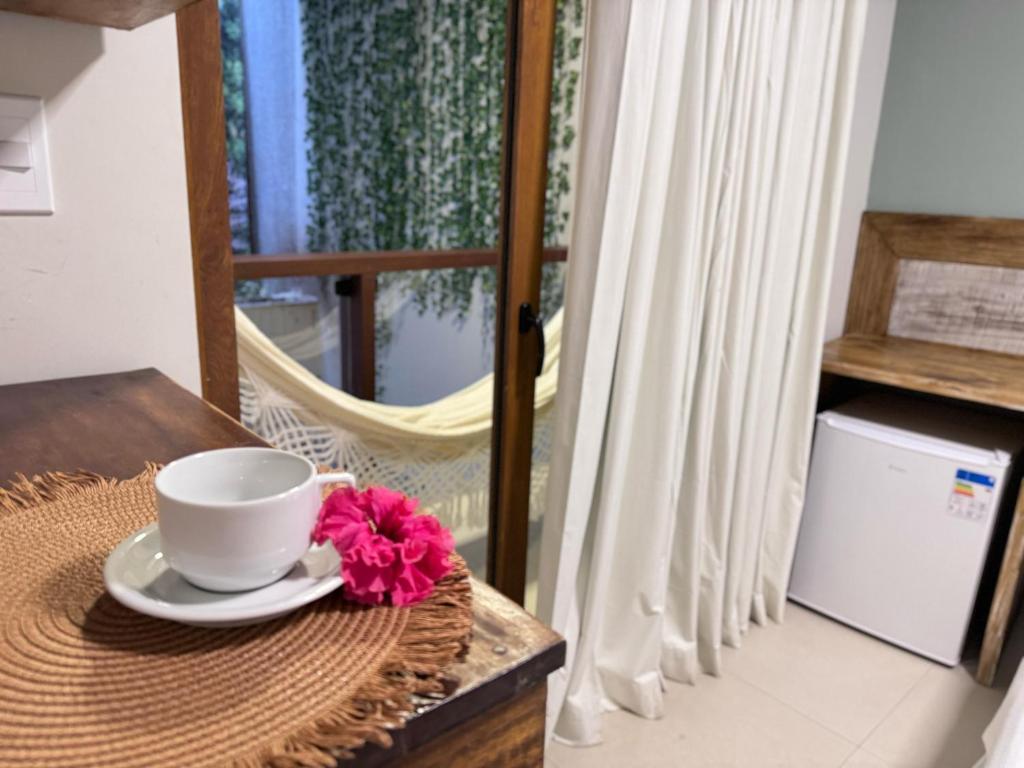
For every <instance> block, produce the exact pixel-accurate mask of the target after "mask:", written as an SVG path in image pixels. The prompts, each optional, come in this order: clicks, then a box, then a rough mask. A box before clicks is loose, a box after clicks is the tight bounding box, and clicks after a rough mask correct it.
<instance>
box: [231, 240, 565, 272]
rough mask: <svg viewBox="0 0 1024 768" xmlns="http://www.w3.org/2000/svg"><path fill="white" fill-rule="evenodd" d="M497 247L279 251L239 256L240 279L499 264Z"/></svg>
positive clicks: (554, 253) (547, 257) (556, 251)
mask: <svg viewBox="0 0 1024 768" xmlns="http://www.w3.org/2000/svg"><path fill="white" fill-rule="evenodd" d="M543 258H544V261H545V262H551V261H565V260H566V258H567V252H566V249H565V248H545V249H544V255H543ZM497 266H498V251H497V250H496V249H493V248H492V249H463V250H449V251H345V252H340V253H278V254H265V255H256V254H248V255H245V256H235V258H234V267H235V279H236V280H259V279H261V278H265V277H308V276H312V275H319V276H328V275H360V274H371V273H372V274H379V273H381V272H404V271H406V270H415V269H466V268H470V267H497Z"/></svg>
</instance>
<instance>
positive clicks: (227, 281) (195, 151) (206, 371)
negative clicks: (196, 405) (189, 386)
mask: <svg viewBox="0 0 1024 768" xmlns="http://www.w3.org/2000/svg"><path fill="white" fill-rule="evenodd" d="M176 23H177V29H178V71H179V77H180V79H181V117H182V126H183V128H184V133H185V171H186V177H187V183H188V218H189V229H190V233H191V238H192V280H193V285H194V288H195V296H196V327H197V330H198V335H199V371H200V375H201V377H202V384H203V399H204V400H206V401H208V402H210V403H212V404H213V405H215V406H217V407H218V408H220V409H221V410H222V411H224V412H225V413H226V414H228V415H229V416H233V417H234V418H235V419H237V418H238V416H239V405H238V349H237V347H236V342H235V278H234V266H233V263H232V261H233V260H232V253H231V222H230V218H229V217H230V211H229V209H228V163H227V144H226V138H225V134H224V86H223V82H224V81H223V77H222V74H221V60H220V11H219V9H218V7H217V0H199V2H196V3H192V4H191V5H188V6H185V7H184V8H182V9H181V10H179V11H178V12H177V14H176Z"/></svg>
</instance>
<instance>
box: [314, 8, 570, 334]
mask: <svg viewBox="0 0 1024 768" xmlns="http://www.w3.org/2000/svg"><path fill="white" fill-rule="evenodd" d="M301 8H302V20H303V25H302V26H303V57H304V63H305V69H306V80H307V111H308V120H309V128H308V137H307V138H308V142H309V150H308V152H309V177H308V191H309V200H310V203H309V205H310V211H309V213H310V216H309V227H308V232H307V235H308V239H309V245H310V249H311V250H314V251H328V250H330V251H344V250H392V249H448V248H486V247H493V246H494V244H495V243H496V242H497V239H498V209H499V200H500V192H499V190H500V171H501V169H500V162H501V127H502V126H501V112H502V104H503V98H502V96H503V88H504V65H505V20H506V0H480V1H479V2H472V1H471V0H422V1H420V2H411V1H410V0H301ZM557 14H558V21H557V30H556V38H555V60H554V83H553V91H552V103H551V135H550V149H549V156H548V166H549V167H548V187H547V194H546V209H545V222H544V223H545V242H546V243H547V244H549V245H557V244H560V243H564V242H565V239H566V236H567V230H568V226H569V210H570V201H569V195H570V190H571V185H570V176H571V173H572V166H573V162H574V161H573V153H574V149H575V136H576V128H575V123H576V103H577V97H578V84H579V72H580V66H581V61H580V59H581V54H582V42H583V15H584V5H583V0H562V1H561V2H559V3H558V9H557ZM561 267H562V265H546V266H545V269H544V275H543V280H542V293H543V301H542V309H543V311H546V312H548V313H550V312H551V311H552V310H553V309H555V308H557V307H558V306H560V305H561V299H562V295H561V294H562V274H561V273H562V269H561ZM380 280H381V287H382V288H387V287H389V286H396V287H398V288H400V289H401V290H402V291H404V292H407V293H410V294H411V295H412V296H413V298H414V301H415V303H416V306H417V307H418V309H419V311H420V312H421V313H422V312H426V311H431V312H433V313H435V314H436V315H437V316H439V317H444V316H449V315H450V316H453V317H455V318H456V319H457V320H462V319H464V318H465V317H466V315H467V313H468V311H469V309H470V305H471V303H472V301H473V297H474V295H475V293H476V292H477V291H476V288H477V287H479V288H480V292H481V293H482V294H483V296H485V297H486V299H485V300H489V301H492V302H493V296H494V291H495V287H496V286H495V271H494V270H493V269H489V268H480V269H458V270H454V269H446V270H423V271H410V272H398V273H389V274H386V275H382V276H381V278H380ZM485 309H488V310H490V309H491V308H485ZM489 316H493V311H485V317H489ZM389 339H390V328H388V327H387V324H386V323H385V322H384V321H383V320H382V319H380V318H378V344H387V342H388V340H389Z"/></svg>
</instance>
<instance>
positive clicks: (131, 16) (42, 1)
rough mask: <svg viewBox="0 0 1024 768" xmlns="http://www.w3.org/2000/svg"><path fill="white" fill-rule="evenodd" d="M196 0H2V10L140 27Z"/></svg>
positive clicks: (107, 24) (0, 4) (103, 24)
mask: <svg viewBox="0 0 1024 768" xmlns="http://www.w3.org/2000/svg"><path fill="white" fill-rule="evenodd" d="M192 2H195V0H0V11H11V12H12V13H26V14H29V15H31V16H44V17H46V18H48V19H62V20H64V21H74V22H77V23H79V24H92V25H94V26H97V27H113V28H114V29H137V28H138V27H141V26H142V25H143V24H148V23H149V22H151V21H155V20H156V19H159V18H161V17H163V16H169V15H170V14H172V13H174V12H175V11H177V10H179V9H181V8H182V7H183V6H186V5H188V4H189V3H192Z"/></svg>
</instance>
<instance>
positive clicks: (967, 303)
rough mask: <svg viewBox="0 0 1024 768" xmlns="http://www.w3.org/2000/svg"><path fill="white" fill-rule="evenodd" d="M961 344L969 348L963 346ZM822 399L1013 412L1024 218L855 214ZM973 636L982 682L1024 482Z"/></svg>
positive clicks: (1021, 336) (998, 627)
mask: <svg viewBox="0 0 1024 768" xmlns="http://www.w3.org/2000/svg"><path fill="white" fill-rule="evenodd" d="M968 345H969V346H968ZM821 369H822V374H823V376H822V403H823V404H826V405H828V404H829V402H830V401H831V402H835V401H837V400H838V399H841V398H842V397H843V396H844V395H845V394H847V393H849V392H850V391H851V389H850V387H849V386H845V385H846V384H848V382H849V381H851V380H854V381H858V382H871V383H873V384H882V385H887V386H891V387H898V388H901V389H904V390H910V391H913V392H919V393H925V394H927V395H931V396H937V397H942V398H950V399H953V400H958V401H962V402H966V403H973V404H978V405H980V406H987V407H989V408H993V409H998V410H999V411H1001V412H1005V413H1006V414H1007V416H1008V417H1009V418H1020V414H1022V413H1024V220H1016V219H989V218H978V217H967V216H932V215H925V214H904V213H871V212H869V213H865V214H864V217H863V219H862V221H861V228H860V237H859V240H858V244H857V261H856V264H855V266H854V272H853V281H852V283H851V286H850V302H849V306H848V308H847V313H846V326H845V329H844V334H843V336H842V337H840V338H838V339H834V340H832V341H829V342H827V343H826V344H825V348H824V352H823V356H822V365H821ZM1006 493H1007V494H1011V495H1012V494H1016V499H1017V500H1016V506H1015V508H1014V512H1013V519H1012V522H1011V524H1010V529H1009V535H1008V537H1007V539H1006V544H1005V549H1004V551H1003V556H1002V565H1001V567H1000V570H999V575H998V579H997V581H996V585H995V590H994V593H993V598H992V602H991V607H990V609H989V612H988V618H987V621H986V625H985V630H984V637H983V639H982V646H981V656H980V659H979V664H978V670H977V679H978V681H979V682H981V683H983V684H985V685H991V684H992V681H993V679H994V677H995V673H996V667H997V665H998V663H999V657H1000V654H1001V653H1002V649H1003V643H1004V641H1005V639H1006V633H1007V627H1008V625H1009V622H1010V619H1011V617H1012V614H1013V608H1014V604H1015V597H1016V595H1017V594H1018V588H1019V586H1020V582H1021V566H1022V562H1024V489H1021V488H1018V487H1008V488H1007V491H1006Z"/></svg>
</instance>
